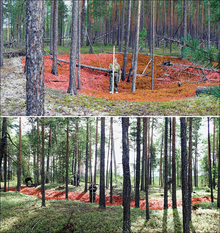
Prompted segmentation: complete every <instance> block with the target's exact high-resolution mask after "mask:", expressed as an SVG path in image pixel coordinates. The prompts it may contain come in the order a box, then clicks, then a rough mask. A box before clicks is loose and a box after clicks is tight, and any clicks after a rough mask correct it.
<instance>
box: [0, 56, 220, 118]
mask: <svg viewBox="0 0 220 233" xmlns="http://www.w3.org/2000/svg"><path fill="white" fill-rule="evenodd" d="M59 56H60V57H61V58H66V59H67V60H68V57H66V56H67V55H59ZM87 56H88V54H87ZM89 56H90V57H91V58H90V59H88V57H85V58H84V59H85V61H83V62H84V64H89V65H93V66H99V65H98V63H99V62H98V61H96V60H95V58H94V56H95V55H91V54H90V55H89ZM99 56H103V55H99ZM110 56H112V55H109V54H107V55H105V58H103V59H102V60H100V61H102V62H101V66H103V67H105V66H106V67H107V65H106V64H107V63H108V62H110ZM117 56H118V60H119V61H120V60H121V54H118V55H117ZM100 59H101V57H100ZM129 59H130V58H129ZM172 59H174V58H171V57H165V60H171V61H172ZM82 60H83V56H82ZM103 60H104V61H103ZM23 61H24V60H23ZM21 62H22V58H20V57H19V58H11V59H5V60H4V66H3V67H2V68H1V70H0V73H1V115H3V116H24V115H26V103H25V102H26V78H25V75H24V74H23V69H22V64H21ZM51 62H52V60H51V59H49V58H47V57H46V58H45V86H46V88H45V116H154V115H157V116H168V115H173V116H175V115H178V116H181V115H184V116H205V115H213V116H214V115H219V109H218V105H219V101H218V100H217V101H216V100H215V99H213V97H212V96H205V95H202V96H200V97H193V96H195V90H196V86H197V84H195V83H194V81H193V80H192V81H193V82H192V83H190V84H189V83H188V84H187V82H186V83H185V84H184V82H185V81H184V82H183V84H182V85H181V87H180V88H178V85H177V82H176V81H175V82H173V83H169V82H167V81H166V80H165V81H164V82H163V85H162V84H161V83H162V81H158V82H155V90H154V91H150V90H149V91H147V92H146V91H145V89H149V85H150V79H149V78H140V79H138V80H137V92H136V93H134V94H131V93H130V88H131V83H127V82H122V81H121V82H120V84H119V94H117V95H116V94H114V95H110V94H109V93H108V82H109V81H108V77H107V76H105V74H103V73H102V74H101V72H94V71H91V70H90V71H89V70H88V69H82V70H81V72H82V88H84V90H82V91H79V94H78V95H76V96H72V95H70V94H67V93H66V88H67V85H68V76H69V74H68V72H69V70H68V69H69V68H68V66H69V64H65V63H62V65H63V67H60V66H58V71H59V73H60V75H59V76H58V77H56V76H53V75H51V74H49V73H50V72H49V70H50V66H51ZM158 62H159V63H161V62H162V60H160V59H159V58H158ZM172 62H173V61H172ZM102 63H103V64H102ZM145 63H146V62H143V63H140V64H141V65H140V66H141V67H140V70H138V72H139V73H140V72H141V69H143V67H144V64H145ZM159 63H158V66H159ZM145 65H146V64H145ZM62 68H63V69H62ZM149 68H150V67H149ZM159 73H160V70H157V71H156V75H160V74H159ZM213 75H214V74H213ZM51 76H53V77H51ZM88 77H89V78H90V79H88ZM186 78H187V77H186ZM213 79H216V76H215V75H214V76H213ZM176 80H177V79H176ZM181 80H182V81H183V77H182V79H181ZM181 80H180V81H181ZM218 80H219V79H218V78H217V79H216V81H214V82H213V83H207V84H203V83H201V84H199V85H201V86H203V85H217V83H218V82H219V81H218ZM160 84H161V85H160ZM55 88H57V89H55ZM60 89H61V90H60ZM157 100H159V101H157Z"/></svg>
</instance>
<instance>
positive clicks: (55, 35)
mask: <svg viewBox="0 0 220 233" xmlns="http://www.w3.org/2000/svg"><path fill="white" fill-rule="evenodd" d="M54 1H55V2H54V21H53V66H52V71H51V74H54V75H56V76H58V71H57V38H58V0H54Z"/></svg>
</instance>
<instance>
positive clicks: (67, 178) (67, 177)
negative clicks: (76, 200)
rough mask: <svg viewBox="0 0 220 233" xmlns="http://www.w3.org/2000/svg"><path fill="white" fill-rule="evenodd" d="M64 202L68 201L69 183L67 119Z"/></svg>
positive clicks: (67, 130)
mask: <svg viewBox="0 0 220 233" xmlns="http://www.w3.org/2000/svg"><path fill="white" fill-rule="evenodd" d="M66 128H67V129H66V200H68V183H69V182H68V181H69V174H68V170H69V169H68V168H69V119H67V127H66Z"/></svg>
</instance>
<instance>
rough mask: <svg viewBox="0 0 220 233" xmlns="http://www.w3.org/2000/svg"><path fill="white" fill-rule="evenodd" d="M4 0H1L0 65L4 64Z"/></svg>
mask: <svg viewBox="0 0 220 233" xmlns="http://www.w3.org/2000/svg"><path fill="white" fill-rule="evenodd" d="M3 44H4V42H3V0H0V67H2V66H3Z"/></svg>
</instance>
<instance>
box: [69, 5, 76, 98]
mask: <svg viewBox="0 0 220 233" xmlns="http://www.w3.org/2000/svg"><path fill="white" fill-rule="evenodd" d="M77 19H78V2H77V1H73V12H72V36H71V48H70V80H69V87H68V91H67V93H70V94H73V95H76V94H77V90H76V54H77V49H76V48H77V21H78V20H77Z"/></svg>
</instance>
